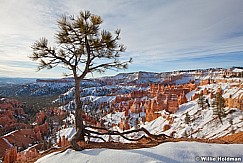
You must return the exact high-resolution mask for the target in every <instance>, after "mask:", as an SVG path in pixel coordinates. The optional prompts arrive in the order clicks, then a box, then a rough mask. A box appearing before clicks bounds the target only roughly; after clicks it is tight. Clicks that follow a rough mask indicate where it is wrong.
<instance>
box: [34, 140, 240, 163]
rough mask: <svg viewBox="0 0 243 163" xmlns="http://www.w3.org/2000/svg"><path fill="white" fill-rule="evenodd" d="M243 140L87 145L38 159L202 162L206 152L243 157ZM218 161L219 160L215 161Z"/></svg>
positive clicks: (55, 161) (43, 161) (54, 161)
mask: <svg viewBox="0 0 243 163" xmlns="http://www.w3.org/2000/svg"><path fill="white" fill-rule="evenodd" d="M242 150H243V144H206V143H198V142H169V143H164V144H160V145H158V146H156V147H152V148H142V149H132V150H114V149H104V148H101V149H86V150H83V151H74V150H72V149H68V150H66V151H64V152H55V153H52V154H49V155H46V156H44V157H42V158H40V159H39V160H37V161H36V163H50V162H52V163H59V162H72V163H75V162H78V163H82V162H85V163H86V162H99V163H109V162H116V163H123V162H127V163H141V162H143V163H155V162H160V163H180V162H187V163H190V162H196V159H199V160H198V161H200V162H201V159H203V156H211V157H219V156H222V157H226V156H227V157H240V158H241V160H242V159H243V158H242ZM215 162H217V161H215Z"/></svg>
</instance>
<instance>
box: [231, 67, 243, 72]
mask: <svg viewBox="0 0 243 163" xmlns="http://www.w3.org/2000/svg"><path fill="white" fill-rule="evenodd" d="M232 72H243V69H239V68H235V69H234V70H233V71H232Z"/></svg>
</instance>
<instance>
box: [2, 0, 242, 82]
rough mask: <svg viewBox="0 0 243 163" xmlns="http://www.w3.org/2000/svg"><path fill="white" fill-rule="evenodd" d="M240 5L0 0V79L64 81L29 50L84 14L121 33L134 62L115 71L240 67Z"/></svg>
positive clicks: (237, 1)
mask: <svg viewBox="0 0 243 163" xmlns="http://www.w3.org/2000/svg"><path fill="white" fill-rule="evenodd" d="M242 6H243V1H242V0H213V1H212V0H149V1H148V0H112V1H111V0H41V1H40V0H21V1H20V0H1V1H0V21H1V23H0V76H2V77H29V78H59V77H63V72H65V71H66V70H65V69H64V68H62V67H57V68H54V69H52V70H42V71H38V72H37V66H38V63H36V62H34V61H32V60H31V59H29V58H28V56H30V55H31V54H32V52H33V51H32V49H31V46H32V44H33V43H34V42H35V41H37V40H39V38H41V37H46V38H47V39H48V40H49V42H50V44H51V45H54V44H55V39H54V37H55V34H56V33H57V31H58V26H57V20H58V19H60V18H61V16H62V15H64V14H65V15H78V14H79V12H80V11H85V10H89V11H91V12H92V13H93V14H96V15H99V16H101V17H102V19H103V20H104V22H103V24H102V26H101V28H102V29H107V30H109V31H115V30H116V29H118V28H119V29H121V40H120V43H123V44H124V45H125V46H126V48H127V50H126V52H125V53H122V59H127V60H128V59H129V58H130V57H132V58H133V63H132V64H130V65H129V67H128V69H127V70H125V71H124V70H122V71H119V72H135V71H149V72H165V71H174V70H188V69H199V68H211V67H223V68H229V67H232V66H243V19H242V18H243V7H242ZM119 72H116V71H107V72H106V73H105V74H94V76H95V77H99V76H104V75H115V74H117V73H119Z"/></svg>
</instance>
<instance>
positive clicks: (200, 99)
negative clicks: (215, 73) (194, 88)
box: [197, 94, 208, 110]
mask: <svg viewBox="0 0 243 163" xmlns="http://www.w3.org/2000/svg"><path fill="white" fill-rule="evenodd" d="M197 104H198V105H199V107H200V108H202V109H203V110H204V109H206V108H207V107H208V104H207V102H206V97H205V96H204V95H203V94H200V96H199V97H198V100H197Z"/></svg>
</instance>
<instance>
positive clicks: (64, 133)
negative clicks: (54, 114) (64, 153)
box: [57, 127, 76, 140]
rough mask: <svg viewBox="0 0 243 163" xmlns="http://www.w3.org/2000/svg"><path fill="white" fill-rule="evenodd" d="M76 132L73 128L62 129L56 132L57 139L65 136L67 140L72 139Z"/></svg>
mask: <svg viewBox="0 0 243 163" xmlns="http://www.w3.org/2000/svg"><path fill="white" fill-rule="evenodd" d="M75 132H76V130H75V128H74V127H68V128H65V129H62V130H60V131H58V132H57V138H59V136H60V137H62V136H65V137H66V138H68V140H70V139H71V138H72V136H73V135H74V134H75Z"/></svg>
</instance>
